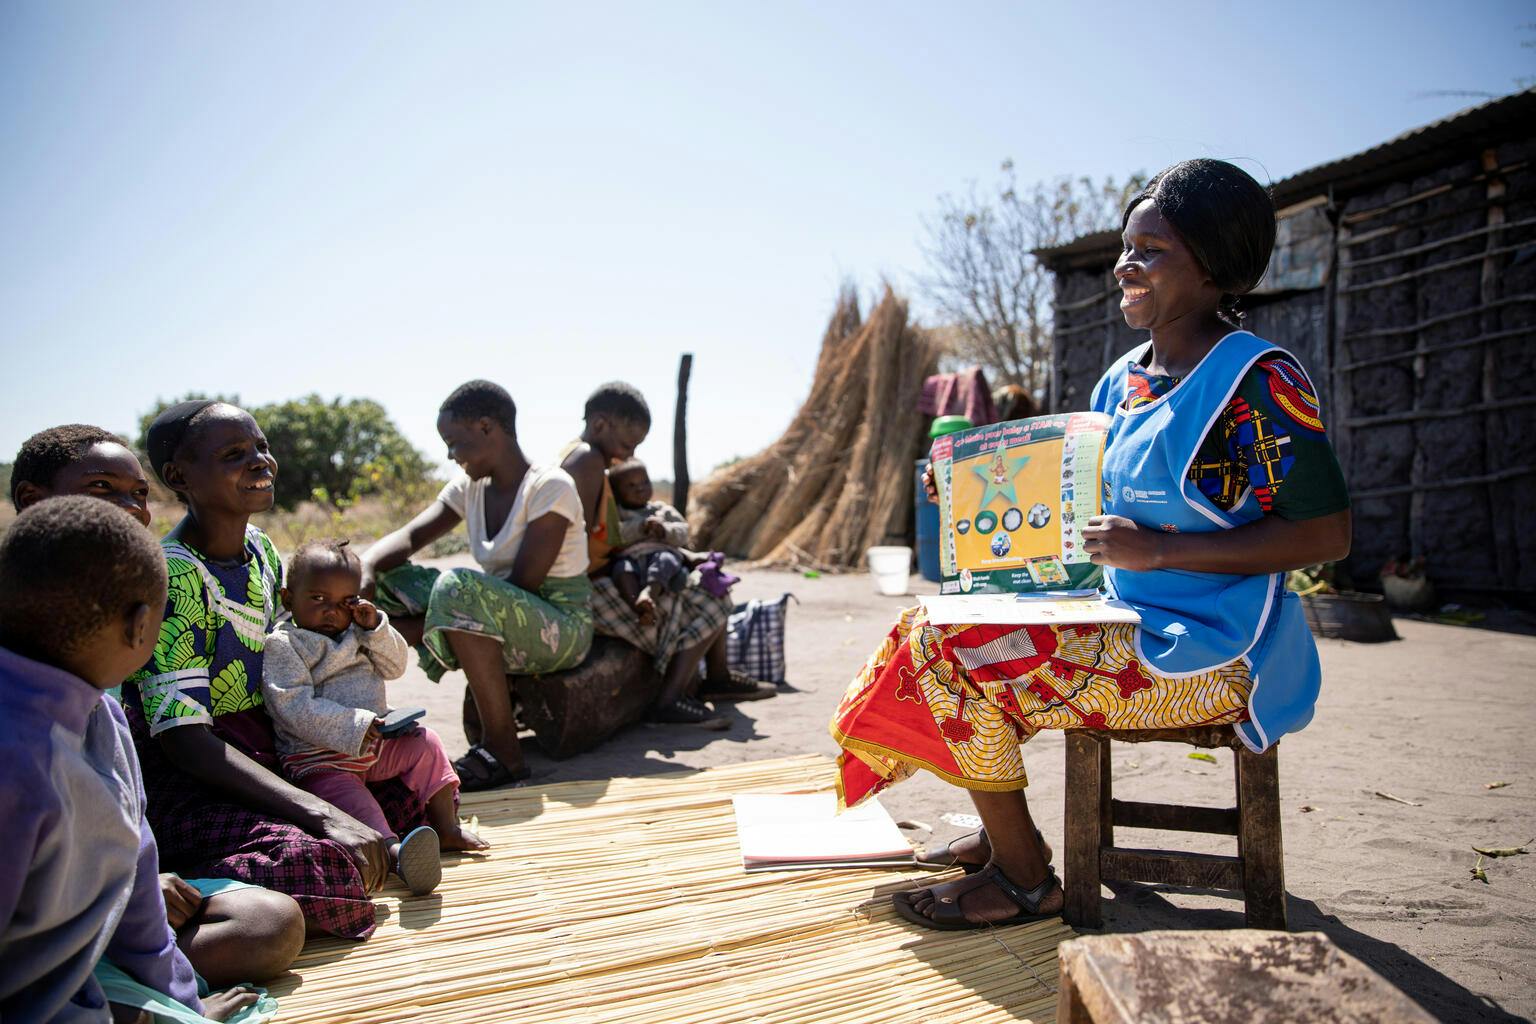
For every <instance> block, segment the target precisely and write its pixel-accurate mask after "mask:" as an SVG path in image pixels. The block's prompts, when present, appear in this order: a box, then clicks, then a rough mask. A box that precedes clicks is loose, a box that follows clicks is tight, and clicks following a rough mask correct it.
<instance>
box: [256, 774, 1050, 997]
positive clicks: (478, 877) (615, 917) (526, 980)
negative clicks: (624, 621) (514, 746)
mask: <svg viewBox="0 0 1536 1024" xmlns="http://www.w3.org/2000/svg"><path fill="white" fill-rule="evenodd" d="M832 778H833V775H832V766H831V764H830V762H828V761H827V760H825V759H824V758H819V757H802V758H791V759H786V760H780V761H764V762H758V763H754V764H743V765H735V766H730V767H725V768H717V769H711V770H709V771H703V772H694V773H688V774H680V775H669V776H657V777H652V778H645V779H614V780H611V781H601V782H577V783H564V784H560V785H552V786H545V787H538V788H531V789H524V790H511V791H503V792H500V793H489V794H474V795H471V796H466V797H465V799H464V812H465V813H466V814H471V815H474V816H476V817H477V818H478V825H479V829H480V833H481V835H483V836H485V837H486V838H487V839H489V840H490V841H491V842H492V843H493V844H495V852H494V853H493V854H492V855H491V856H490V857H489V858H484V859H475V858H469V857H465V858H462V859H460V860H458V861H456V862H453V863H450V864H448V865H446V866H445V872H444V880H443V885H442V887H441V888H440V889H439V890H438V891H437V892H436V893H434V894H433V895H431V896H427V897H421V898H411V897H409V896H406V894H405V892H404V890H403V889H401V888H399V887H398V886H396V887H394V888H391V889H389V890H386V892H385V894H384V896H383V897H382V898H381V899H380V900H379V901H378V905H379V907H380V909H381V915H380V919H381V924H380V926H379V930H378V931H377V932H376V933H375V935H374V936H373V937H372V938H371V939H369V940H368V941H367V942H363V943H356V942H343V941H340V940H321V941H316V942H311V943H310V944H309V945H308V946H307V947H306V948H305V951H304V953H303V955H302V956H301V957H300V958H299V961H298V963H297V964H296V965H295V968H294V969H295V971H296V975H294V976H290V977H288V978H285V979H283V980H281V981H279V982H278V983H277V984H275V985H274V986H273V991H274V994H276V995H277V996H278V998H279V999H280V1001H281V1011H280V1013H279V1016H278V1020H279V1021H280V1022H281V1024H305V1022H321V1021H323V1022H327V1024H336V1022H385V1021H389V1022H394V1021H419V1022H443V1024H447V1022H454V1024H480V1022H492V1021H495V1022H501V1021H516V1022H518V1024H534V1022H537V1024H564V1022H572V1024H574V1022H578V1021H580V1022H606V1021H619V1020H623V1021H627V1022H639V1024H645V1022H649V1021H655V1022H662V1021H666V1022H669V1024H685V1022H698V1024H730V1022H736V1021H741V1022H746V1021H752V1022H769V1021H781V1022H785V1024H865V1022H871V1021H880V1022H901V1021H914V1022H916V1021H955V1022H961V1021H964V1022H967V1024H984V1022H988V1021H998V1022H1002V1021H1010V1022H1018V1021H1021V1020H1035V1021H1047V1020H1053V1019H1054V1013H1055V1000H1056V997H1055V992H1054V986H1055V984H1056V947H1057V946H1058V945H1059V944H1060V943H1061V942H1062V941H1063V940H1065V939H1067V938H1070V937H1071V935H1072V933H1071V931H1070V930H1069V929H1067V928H1066V926H1064V925H1062V924H1060V923H1059V922H1055V921H1051V922H1042V923H1039V924H1034V925H1026V926H1023V927H1019V928H1009V929H1002V930H998V931H994V932H991V933H987V932H927V931H919V930H918V929H917V928H915V927H913V926H911V925H908V924H907V923H905V922H903V921H902V920H901V919H900V918H898V917H896V915H895V913H894V912H893V911H892V910H890V907H889V900H888V899H887V895H888V894H889V893H890V892H893V891H896V890H897V889H900V888H910V887H911V885H912V884H913V880H914V879H915V878H917V877H918V874H917V873H912V874H908V873H904V872H893V871H891V870H889V869H886V870H867V871H812V872H779V873H765V874H751V875H749V874H745V873H744V872H743V871H742V870H741V860H740V855H739V853H738V850H737V846H736V832H735V825H734V819H733V817H732V814H731V804H730V797H731V794H733V793H739V792H810V791H815V790H821V789H825V788H828V786H829V785H830V784H831V782H832ZM921 877H922V878H925V879H928V878H932V877H933V876H932V875H926V874H924V875H921Z"/></svg>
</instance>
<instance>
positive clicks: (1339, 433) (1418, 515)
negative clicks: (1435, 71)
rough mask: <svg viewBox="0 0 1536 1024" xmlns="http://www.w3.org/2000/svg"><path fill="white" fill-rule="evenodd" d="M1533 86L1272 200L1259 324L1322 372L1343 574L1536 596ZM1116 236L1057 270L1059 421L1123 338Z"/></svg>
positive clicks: (1283, 189)
mask: <svg viewBox="0 0 1536 1024" xmlns="http://www.w3.org/2000/svg"><path fill="white" fill-rule="evenodd" d="M1533 158H1536V89H1532V90H1527V91H1524V92H1520V93H1516V94H1514V95H1511V96H1507V97H1504V98H1502V99H1499V100H1495V101H1493V102H1491V103H1487V104H1484V105H1482V106H1479V107H1474V108H1471V109H1469V110H1465V111H1462V112H1461V113H1459V114H1455V115H1453V116H1451V117H1448V118H1446V119H1444V120H1441V121H1436V122H1434V123H1432V124H1428V125H1425V126H1423V127H1421V128H1418V129H1415V130H1413V131H1410V132H1408V133H1406V134H1404V135H1402V136H1400V137H1398V138H1396V139H1392V140H1391V141H1389V142H1385V143H1383V144H1381V145H1379V146H1376V147H1374V148H1372V149H1368V150H1366V151H1364V152H1362V153H1357V154H1355V155H1353V156H1349V157H1345V158H1343V159H1341V160H1335V161H1333V162H1331V163H1327V164H1323V165H1321V166H1318V167H1314V168H1311V169H1310V170H1306V171H1302V172H1301V173H1299V174H1296V175H1293V176H1291V177H1289V178H1286V179H1285V180H1283V181H1280V182H1278V183H1276V184H1275V185H1274V187H1273V193H1274V197H1275V205H1276V208H1277V210H1278V214H1279V239H1278V242H1277V245H1276V252H1275V256H1274V259H1273V260H1272V262H1271V264H1270V268H1269V271H1268V273H1267V274H1266V275H1265V280H1264V282H1263V284H1262V285H1261V286H1260V289H1259V291H1258V292H1257V293H1256V294H1255V295H1253V296H1251V297H1250V298H1248V299H1247V300H1245V307H1246V309H1247V310H1248V312H1249V314H1250V318H1249V326H1250V328H1251V329H1252V330H1253V331H1254V332H1255V333H1256V334H1258V335H1259V336H1261V337H1263V338H1266V339H1268V340H1270V341H1273V342H1274V343H1275V344H1276V345H1278V346H1281V347H1283V348H1286V349H1289V350H1290V351H1291V352H1293V353H1295V354H1296V355H1297V356H1298V357H1299V358H1300V359H1301V360H1302V362H1303V364H1304V365H1305V366H1306V367H1307V368H1308V370H1309V371H1310V372H1311V374H1312V377H1313V381H1314V383H1315V384H1316V386H1317V388H1318V390H1319V392H1320V396H1319V397H1320V399H1321V400H1322V403H1323V412H1324V418H1325V420H1326V422H1327V425H1328V429H1329V432H1330V434H1331V436H1332V438H1333V441H1334V444H1335V446H1336V447H1337V449H1338V452H1339V457H1340V460H1341V462H1342V464H1343V467H1344V473H1345V476H1346V478H1347V479H1348V481H1349V485H1350V490H1351V495H1352V498H1353V502H1354V513H1355V520H1354V522H1355V537H1354V549H1353V552H1352V553H1351V555H1350V558H1349V562H1348V564H1347V568H1348V569H1349V570H1350V573H1351V575H1352V576H1353V578H1354V579H1355V580H1356V581H1357V582H1358V583H1364V584H1367V585H1368V584H1370V583H1371V582H1372V581H1373V580H1375V579H1376V578H1377V577H1378V576H1379V573H1380V570H1381V567H1382V566H1383V565H1384V564H1385V563H1386V562H1388V561H1389V560H1391V559H1396V558H1404V557H1414V556H1423V557H1424V558H1425V559H1426V562H1427V569H1428V573H1429V576H1430V578H1431V579H1432V580H1433V581H1434V582H1435V583H1436V584H1437V586H1438V587H1439V588H1440V589H1441V590H1442V591H1443V592H1444V591H1450V592H1453V593H1454V592H1457V591H1463V592H1468V593H1475V594H1481V595H1484V596H1487V597H1505V598H1510V599H1515V600H1517V601H1519V602H1520V603H1525V602H1528V601H1529V600H1531V598H1532V596H1533V595H1536V529H1533V527H1536V164H1533ZM1119 249H1120V241H1119V232H1118V231H1109V232H1100V233H1098V234H1094V235H1088V236H1084V237H1082V238H1078V239H1076V240H1074V241H1072V242H1070V243H1068V244H1066V245H1062V246H1059V247H1056V248H1053V249H1046V250H1042V251H1041V252H1040V253H1038V254H1037V255H1039V256H1040V257H1041V258H1042V259H1044V260H1045V261H1046V263H1047V265H1048V266H1050V267H1051V268H1052V270H1053V271H1054V272H1055V343H1054V344H1055V349H1054V359H1055V367H1054V376H1053V379H1052V381H1051V389H1050V394H1049V396H1048V400H1049V403H1050V407H1051V408H1052V410H1054V411H1059V410H1068V409H1078V408H1082V407H1084V406H1086V404H1087V402H1088V397H1089V394H1090V393H1091V391H1092V389H1093V385H1094V383H1095V382H1096V381H1097V379H1098V377H1099V375H1100V374H1101V373H1102V372H1103V369H1104V367H1105V366H1106V365H1107V364H1108V362H1109V361H1110V359H1111V358H1113V357H1114V356H1115V355H1118V354H1120V353H1123V352H1126V351H1128V350H1129V349H1131V348H1132V347H1133V346H1134V345H1136V344H1137V343H1138V342H1141V341H1144V340H1145V337H1146V335H1145V334H1144V333H1143V332H1136V331H1131V330H1130V329H1129V328H1127V327H1126V326H1125V322H1124V321H1123V320H1122V319H1121V316H1120V312H1119V292H1118V289H1116V288H1115V287H1114V279H1113V274H1112V268H1113V266H1114V262H1115V260H1116V258H1117V257H1118V255H1119Z"/></svg>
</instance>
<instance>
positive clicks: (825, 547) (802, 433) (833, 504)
mask: <svg viewBox="0 0 1536 1024" xmlns="http://www.w3.org/2000/svg"><path fill="white" fill-rule="evenodd" d="M940 351H941V346H940V345H939V343H938V342H937V341H936V340H935V339H934V338H933V337H932V336H931V335H930V334H929V333H928V332H927V331H924V330H922V329H921V328H918V327H915V326H914V325H912V324H910V323H909V322H908V320H907V304H906V303H905V302H903V301H902V300H901V299H899V298H897V297H896V295H895V293H893V292H892V291H891V290H890V289H889V288H887V289H886V291H885V294H884V296H883V297H882V298H881V300H880V302H879V304H878V305H876V306H875V308H874V310H873V311H872V312H871V313H870V316H869V319H868V320H867V321H866V320H862V319H861V318H860V316H859V306H858V299H857V298H856V297H855V296H854V294H853V293H852V292H851V291H848V290H845V291H844V292H843V294H842V295H841V296H839V298H838V302H837V307H836V309H835V310H833V313H832V319H831V322H830V323H829V324H828V325H827V331H826V334H825V335H824V336H823V338H822V344H821V354H820V356H819V358H818V359H817V363H816V375H815V378H814V379H813V380H812V382H811V393H810V396H809V397H808V398H807V399H806V400H805V404H804V405H802V406H801V407H800V411H799V412H798V413H796V414H795V418H794V420H793V421H792V422H791V423H790V425H789V429H788V430H786V431H785V432H784V435H783V436H782V437H780V438H779V440H777V441H775V442H774V443H773V444H772V445H770V446H769V447H768V448H767V449H765V450H764V451H762V452H759V453H758V454H757V455H754V456H752V457H751V458H748V459H743V460H741V461H740V462H737V463H735V464H733V465H730V466H727V467H725V468H724V469H722V470H721V471H720V472H718V473H716V474H714V475H713V476H711V477H710V478H709V479H707V480H705V481H704V482H703V483H701V484H698V485H697V486H696V487H695V488H694V490H693V494H692V500H690V502H689V506H688V520H689V524H690V526H691V527H692V530H693V535H694V546H695V547H701V548H717V549H720V550H722V551H725V552H727V553H729V554H731V555H734V556H735V557H737V558H745V559H749V560H751V561H755V562H761V563H767V564H793V565H807V566H816V567H823V568H838V567H848V566H854V565H858V564H859V563H860V562H861V561H862V559H863V557H864V551H865V549H866V548H868V547H870V546H872V545H876V544H887V543H902V542H903V541H904V540H905V538H906V537H907V534H908V527H909V525H910V523H911V515H912V487H913V484H912V463H913V460H914V459H917V458H920V457H921V456H922V454H923V452H924V450H925V448H926V439H925V437H924V433H923V427H924V426H925V425H926V424H925V423H924V420H923V417H922V416H920V415H919V414H918V412H917V401H918V398H919V396H920V394H921V392H922V386H923V380H924V378H926V377H927V376H928V375H929V374H931V373H934V372H935V370H936V369H937V367H938V361H939V354H940Z"/></svg>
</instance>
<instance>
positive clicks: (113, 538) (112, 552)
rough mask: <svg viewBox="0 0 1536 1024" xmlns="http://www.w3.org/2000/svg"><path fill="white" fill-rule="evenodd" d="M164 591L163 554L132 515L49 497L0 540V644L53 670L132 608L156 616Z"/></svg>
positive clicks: (101, 504) (94, 502) (88, 501)
mask: <svg viewBox="0 0 1536 1024" xmlns="http://www.w3.org/2000/svg"><path fill="white" fill-rule="evenodd" d="M165 585H166V581H165V555H164V553H162V552H161V550H160V545H159V544H157V543H155V539H154V537H152V536H151V535H150V533H149V531H148V530H146V529H144V527H142V526H140V525H139V524H138V523H137V522H136V521H135V520H134V519H133V517H132V516H130V515H129V514H128V513H126V512H124V511H123V510H121V509H118V508H114V507H113V506H112V505H110V504H108V503H107V502H105V501H101V500H99V499H97V498H86V497H80V496H67V497H60V498H49V499H48V500H47V501H42V502H39V503H38V504H36V505H33V506H32V507H31V508H29V509H27V510H26V511H25V512H23V513H22V514H21V515H19V516H17V517H16V521H15V522H14V523H12V524H11V527H10V529H9V530H7V531H6V534H5V537H4V539H3V540H0V645H4V646H5V647H8V648H10V649H11V650H13V651H17V652H19V653H21V654H24V655H26V656H27V657H32V658H35V659H36V660H38V661H46V662H49V663H57V662H59V661H60V660H62V659H64V658H67V657H69V656H71V655H74V654H75V653H77V652H78V651H79V649H80V648H81V646H82V645H83V644H84V643H85V641H86V640H88V639H89V638H91V637H92V636H94V635H96V634H97V633H99V632H100V630H101V629H102V627H103V626H105V625H108V624H116V623H120V622H122V621H124V618H125V617H126V616H127V615H129V614H131V613H132V612H133V610H134V609H136V608H138V607H141V606H147V607H149V608H153V609H156V612H157V614H158V610H159V609H161V608H163V607H164V606H165ZM156 621H157V622H158V619H157V620H156Z"/></svg>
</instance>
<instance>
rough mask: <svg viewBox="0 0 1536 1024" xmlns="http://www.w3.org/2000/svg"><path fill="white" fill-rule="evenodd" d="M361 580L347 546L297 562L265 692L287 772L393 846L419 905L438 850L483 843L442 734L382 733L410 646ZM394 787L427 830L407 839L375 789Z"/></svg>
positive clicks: (436, 868)
mask: <svg viewBox="0 0 1536 1024" xmlns="http://www.w3.org/2000/svg"><path fill="white" fill-rule="evenodd" d="M362 574H363V570H362V563H361V561H360V560H359V559H358V557H357V554H356V553H355V552H354V551H352V550H351V549H350V548H349V547H347V542H346V541H334V540H332V541H310V542H309V543H307V544H305V545H303V546H302V547H300V548H299V550H298V551H297V552H295V554H294V556H293V559H292V561H290V562H289V565H288V572H287V577H286V583H287V586H285V587H284V588H283V589H282V591H281V597H282V601H283V607H284V608H286V609H287V610H288V612H289V613H290V614H291V615H292V620H291V621H288V622H284V623H282V624H281V625H280V626H278V628H277V629H276V630H274V631H273V632H272V633H270V634H268V636H267V640H266V649H265V651H264V654H263V665H262V694H263V696H264V697H265V698H266V703H267V713H268V714H269V715H270V716H271V718H272V724H273V727H274V730H275V731H276V733H277V751H278V756H279V757H280V758H281V760H282V763H283V772H284V774H286V775H287V776H288V778H289V779H290V780H291V781H292V782H293V784H294V785H296V786H298V787H299V788H301V789H305V790H308V791H309V792H311V793H314V794H315V795H316V796H318V797H320V798H321V799H323V800H325V801H327V802H328V803H331V804H333V805H334V806H336V807H339V808H340V809H341V810H343V811H345V812H347V813H348V814H350V815H352V817H354V818H356V819H357V820H358V821H361V822H362V823H364V824H365V825H368V826H369V827H370V828H373V829H374V830H375V831H377V832H378V833H379V834H380V835H382V836H384V837H385V838H387V839H388V840H389V842H390V853H391V855H392V856H393V857H394V859H395V870H396V872H397V873H398V874H399V875H400V877H401V878H402V879H404V881H405V883H406V885H407V886H408V887H409V888H410V889H411V891H412V892H413V893H416V894H417V895H421V894H423V893H427V892H431V891H432V890H433V889H434V888H436V887H437V883H438V882H439V881H440V880H441V878H442V864H441V859H440V851H441V849H451V850H483V849H485V848H486V844H485V842H484V841H482V840H481V839H480V837H478V836H476V835H475V834H474V833H473V832H471V831H469V830H468V829H466V828H464V827H463V826H462V825H460V824H459V816H458V793H459V777H458V775H456V774H455V773H454V770H453V765H452V764H451V763H450V762H449V760H448V754H447V753H446V752H445V751H444V750H443V741H442V740H441V739H439V738H438V736H437V733H435V732H433V731H432V730H431V729H428V728H426V727H425V726H416V727H415V728H413V729H411V730H410V731H408V732H405V733H401V734H399V735H394V736H383V735H381V734H380V732H379V727H380V725H381V724H382V719H383V717H384V716H385V715H386V714H387V713H388V712H389V701H388V699H387V697H386V693H385V683H386V681H387V680H391V679H398V678H400V676H401V675H402V674H404V672H405V668H406V664H407V658H408V657H409V656H410V652H411V648H410V645H408V644H407V643H406V642H405V638H404V637H402V636H401V635H400V634H399V632H397V631H396V630H395V628H394V627H393V626H391V625H390V624H389V618H388V616H386V615H385V614H384V613H383V612H381V611H380V610H379V609H378V608H376V607H375V606H374V605H373V603H372V602H370V601H366V600H364V599H363V598H362V597H361V596H360V595H359V593H358V591H359V590H360V589H361V587H362ZM388 779H399V780H400V781H401V782H403V783H405V785H406V787H407V788H408V789H410V791H411V792H412V793H413V794H414V795H415V796H416V797H417V798H418V799H419V800H420V801H421V802H422V803H423V804H424V805H425V808H426V818H427V825H425V826H422V827H421V828H417V829H415V830H414V831H412V832H410V833H408V834H407V835H406V836H405V837H404V838H403V839H402V838H400V837H399V836H398V835H397V834H396V833H395V830H394V829H393V828H391V827H390V824H389V821H388V819H387V818H386V817H385V815H384V811H383V809H382V808H380V806H379V802H378V799H377V798H376V797H375V796H374V795H373V793H372V792H371V791H370V790H369V788H368V783H371V782H372V783H377V782H383V781H385V780H388Z"/></svg>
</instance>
